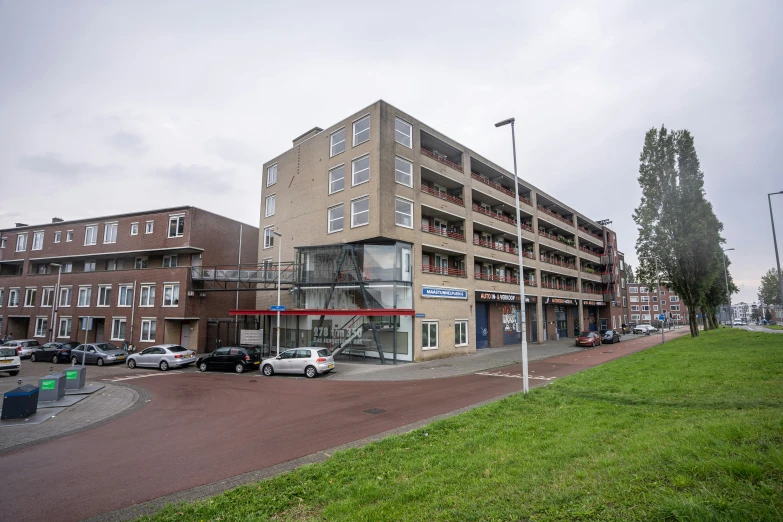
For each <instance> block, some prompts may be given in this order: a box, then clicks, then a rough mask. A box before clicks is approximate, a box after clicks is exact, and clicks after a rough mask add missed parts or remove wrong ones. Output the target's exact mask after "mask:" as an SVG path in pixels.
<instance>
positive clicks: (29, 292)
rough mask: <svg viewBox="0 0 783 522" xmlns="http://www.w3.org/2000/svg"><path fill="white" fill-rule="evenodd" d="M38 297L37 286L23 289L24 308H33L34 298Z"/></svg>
mask: <svg viewBox="0 0 783 522" xmlns="http://www.w3.org/2000/svg"><path fill="white" fill-rule="evenodd" d="M37 295H38V287H37V286H28V287H27V288H25V289H24V306H25V307H27V308H30V307H33V306H35V298H36V296H37Z"/></svg>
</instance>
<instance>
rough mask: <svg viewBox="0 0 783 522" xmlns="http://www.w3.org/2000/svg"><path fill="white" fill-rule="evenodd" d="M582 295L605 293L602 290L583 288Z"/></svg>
mask: <svg viewBox="0 0 783 522" xmlns="http://www.w3.org/2000/svg"><path fill="white" fill-rule="evenodd" d="M582 293H583V294H592V295H603V293H604V292H603V290H601V289H600V288H585V287H583V288H582Z"/></svg>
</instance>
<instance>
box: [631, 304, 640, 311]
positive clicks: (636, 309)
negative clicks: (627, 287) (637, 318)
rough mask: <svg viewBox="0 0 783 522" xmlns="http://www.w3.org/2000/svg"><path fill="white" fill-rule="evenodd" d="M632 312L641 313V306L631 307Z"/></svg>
mask: <svg viewBox="0 0 783 522" xmlns="http://www.w3.org/2000/svg"><path fill="white" fill-rule="evenodd" d="M631 311H632V312H638V311H639V305H631Z"/></svg>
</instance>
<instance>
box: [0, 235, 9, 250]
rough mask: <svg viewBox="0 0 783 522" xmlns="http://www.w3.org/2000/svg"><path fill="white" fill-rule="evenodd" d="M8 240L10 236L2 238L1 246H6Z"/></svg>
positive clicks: (0, 239) (0, 240)
mask: <svg viewBox="0 0 783 522" xmlns="http://www.w3.org/2000/svg"><path fill="white" fill-rule="evenodd" d="M7 240H8V238H5V237H3V238H0V248H5V244H6V241H7Z"/></svg>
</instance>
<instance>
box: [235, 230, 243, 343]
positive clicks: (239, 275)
mask: <svg viewBox="0 0 783 522" xmlns="http://www.w3.org/2000/svg"><path fill="white" fill-rule="evenodd" d="M241 278H242V223H240V224H239V257H238V258H237V298H236V305H235V306H234V309H235V310H239V280H240V279H241ZM238 329H239V316H237V315H235V316H234V344H239V340H238V339H239V332H238V331H237V330H238Z"/></svg>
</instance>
